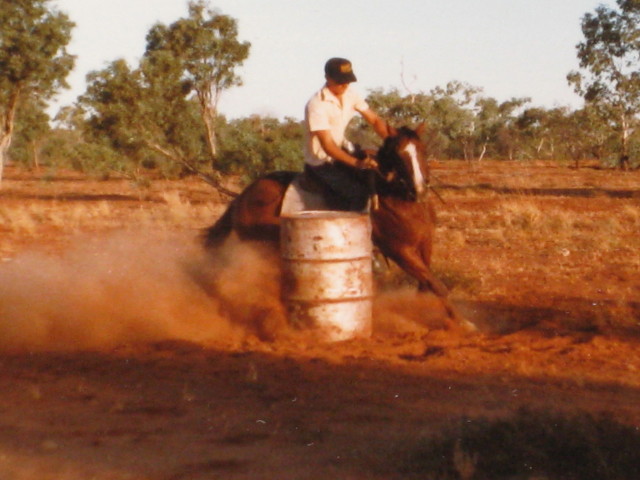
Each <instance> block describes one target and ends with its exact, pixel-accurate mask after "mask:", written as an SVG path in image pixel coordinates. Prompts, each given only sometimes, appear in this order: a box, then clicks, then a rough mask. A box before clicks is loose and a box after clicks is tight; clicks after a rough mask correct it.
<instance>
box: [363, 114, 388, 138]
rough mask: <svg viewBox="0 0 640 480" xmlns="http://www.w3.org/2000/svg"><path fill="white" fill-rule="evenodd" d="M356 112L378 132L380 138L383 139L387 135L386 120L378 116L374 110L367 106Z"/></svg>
mask: <svg viewBox="0 0 640 480" xmlns="http://www.w3.org/2000/svg"><path fill="white" fill-rule="evenodd" d="M358 112H359V113H360V115H362V117H363V118H364V119H365V120H366V121H367V123H368V124H369V125H371V127H372V128H373V130H374V131H375V132H376V133H377V134H378V136H379V137H380V138H382V139H385V138H387V137H388V136H389V129H388V128H387V122H385V121H384V120H383V119H382V118H380V117H379V116H378V114H377V113H376V112H374V111H373V110H371V109H370V108H367V109H365V110H358Z"/></svg>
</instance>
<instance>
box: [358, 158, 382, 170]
mask: <svg viewBox="0 0 640 480" xmlns="http://www.w3.org/2000/svg"><path fill="white" fill-rule="evenodd" d="M358 168H361V169H363V170H366V169H375V168H378V162H376V160H375V159H374V158H373V157H371V156H369V155H367V156H366V157H364V158H363V159H361V160H358Z"/></svg>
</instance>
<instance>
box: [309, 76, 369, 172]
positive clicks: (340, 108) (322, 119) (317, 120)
mask: <svg viewBox="0 0 640 480" xmlns="http://www.w3.org/2000/svg"><path fill="white" fill-rule="evenodd" d="M368 108H369V105H367V102H365V101H364V99H363V98H362V97H361V96H360V95H359V94H358V92H357V91H356V90H354V89H352V88H351V86H349V88H347V90H346V91H345V92H344V94H343V95H342V103H341V102H340V100H338V98H337V97H336V96H335V95H334V94H333V93H331V91H330V90H329V89H328V88H327V87H326V86H325V87H323V88H322V89H321V90H320V91H318V92H317V93H316V94H314V95H313V96H312V97H311V98H310V99H309V101H308V102H307V106H306V108H305V111H304V121H305V143H304V161H305V163H306V164H308V165H311V166H318V165H322V164H323V163H325V162H327V161H331V157H329V155H327V153H326V152H325V151H324V149H323V148H322V146H321V145H320V140H318V136H317V135H314V132H317V131H320V130H329V131H330V132H331V137H332V138H333V140H334V141H335V142H336V145H338V146H339V147H343V146H346V145H348V142H347V141H346V139H345V137H344V133H345V130H346V129H347V125H349V122H350V121H351V119H352V118H353V117H354V115H355V114H356V112H362V111H364V110H367V109H368Z"/></svg>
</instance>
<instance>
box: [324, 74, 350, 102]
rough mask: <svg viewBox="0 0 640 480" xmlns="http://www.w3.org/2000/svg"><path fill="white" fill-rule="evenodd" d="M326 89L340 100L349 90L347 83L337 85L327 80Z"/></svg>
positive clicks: (333, 81)
mask: <svg viewBox="0 0 640 480" xmlns="http://www.w3.org/2000/svg"><path fill="white" fill-rule="evenodd" d="M327 88H328V89H329V91H330V92H331V93H333V94H334V95H335V96H336V97H338V98H340V97H342V95H343V94H344V92H346V91H347V88H349V84H348V83H338V82H336V81H335V80H332V79H330V78H327Z"/></svg>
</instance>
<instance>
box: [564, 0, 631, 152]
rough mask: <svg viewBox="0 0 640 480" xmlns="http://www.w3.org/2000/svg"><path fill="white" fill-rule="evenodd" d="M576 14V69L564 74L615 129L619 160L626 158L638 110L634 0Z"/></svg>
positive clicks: (619, 1)
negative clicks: (579, 19) (580, 35)
mask: <svg viewBox="0 0 640 480" xmlns="http://www.w3.org/2000/svg"><path fill="white" fill-rule="evenodd" d="M616 3H617V6H618V10H616V9H613V8H609V7H606V6H604V5H600V6H599V7H597V8H596V10H595V12H594V13H587V14H585V15H584V17H583V18H582V33H583V35H584V41H582V42H580V43H579V44H578V45H577V47H576V48H577V52H578V53H577V54H578V59H579V61H580V63H579V64H580V68H581V71H573V72H570V73H569V74H568V76H567V79H568V81H569V83H570V84H572V85H573V86H574V88H575V90H576V92H577V93H578V94H580V95H581V96H582V97H584V99H585V101H586V102H587V103H591V104H593V105H594V106H596V107H597V108H598V109H599V111H600V114H601V115H602V116H603V117H604V118H606V119H607V120H609V121H610V122H611V123H612V124H613V128H614V129H615V130H616V131H617V132H618V135H619V144H620V154H619V158H620V164H621V165H623V164H624V163H625V162H628V158H629V139H630V137H631V134H632V132H633V129H634V127H635V126H636V124H637V120H638V113H640V71H639V70H640V1H639V0H617V1H616Z"/></svg>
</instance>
